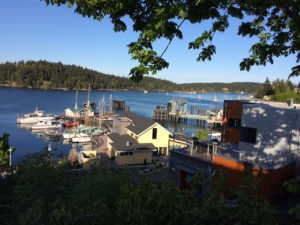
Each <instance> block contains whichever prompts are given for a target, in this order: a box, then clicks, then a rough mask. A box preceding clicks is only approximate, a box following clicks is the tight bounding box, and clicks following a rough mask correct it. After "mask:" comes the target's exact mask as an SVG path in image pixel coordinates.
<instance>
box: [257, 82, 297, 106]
mask: <svg viewBox="0 0 300 225" xmlns="http://www.w3.org/2000/svg"><path fill="white" fill-rule="evenodd" d="M256 96H257V98H264V99H266V100H273V101H279V102H287V101H289V100H290V99H291V98H292V99H293V101H294V102H296V103H300V83H299V84H298V86H296V85H294V84H293V83H292V82H291V81H290V80H286V81H285V80H283V79H281V80H280V79H277V80H275V81H273V82H272V83H271V81H270V80H269V78H266V81H265V83H264V84H263V86H262V87H261V88H260V89H259V91H258V92H257V95H256Z"/></svg>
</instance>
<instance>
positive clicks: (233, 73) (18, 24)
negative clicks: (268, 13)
mask: <svg viewBox="0 0 300 225" xmlns="http://www.w3.org/2000/svg"><path fill="white" fill-rule="evenodd" d="M129 23H130V22H129ZM206 26H207V24H202V25H191V24H189V23H184V24H183V26H182V30H183V36H184V38H183V40H178V39H175V40H174V41H173V42H172V44H171V46H170V47H169V49H168V51H167V52H166V54H165V59H166V60H167V61H168V62H169V63H170V65H169V68H168V69H165V70H163V71H161V72H159V73H158V74H156V75H155V77H158V78H163V79H168V80H172V81H174V82H177V83H186V82H233V81H258V82H263V81H264V80H265V78H266V77H267V76H268V77H269V78H270V79H271V80H275V79H277V78H280V79H282V78H283V79H286V78H287V76H288V74H289V73H290V70H291V67H292V66H294V65H295V56H290V57H287V58H284V57H282V58H278V59H275V61H274V64H273V65H267V66H266V67H254V68H252V69H251V70H250V72H244V71H243V72H242V71H240V70H239V63H240V61H241V60H242V59H243V58H244V57H246V56H248V51H249V49H250V46H251V44H252V43H254V41H255V40H253V39H248V38H242V37H238V36H237V35H236V33H237V27H238V23H237V21H232V24H231V26H230V28H229V29H228V30H227V31H226V32H225V33H223V34H219V35H216V36H215V41H214V43H215V44H216V46H217V54H216V55H215V56H214V57H213V59H212V61H207V62H196V58H197V55H198V53H199V52H198V51H194V50H189V49H188V43H189V42H190V41H192V40H194V39H195V38H196V37H198V36H199V35H200V34H201V31H203V30H205V27H206ZM136 37H137V34H136V33H134V32H133V31H132V30H131V27H130V26H129V29H128V31H126V32H124V33H114V31H113V29H112V25H111V23H110V22H109V20H108V19H104V20H103V21H102V22H101V23H100V22H98V21H94V20H93V19H89V18H83V17H81V16H80V15H77V14H74V12H73V9H69V8H67V7H65V6H61V7H56V6H46V4H45V3H44V2H40V1H39V0H0V62H6V61H18V60H39V59H44V60H49V61H52V62H58V61H61V62H62V63H65V64H76V65H80V66H83V67H87V68H91V69H95V70H98V71H101V72H104V73H109V74H115V75H119V76H128V73H129V71H130V68H132V67H133V66H135V65H137V62H135V61H132V60H131V57H130V55H129V54H128V48H127V44H129V43H130V42H132V41H135V40H136ZM166 44H167V41H166V40H160V41H158V42H156V43H155V44H154V46H155V48H156V49H157V51H158V53H160V52H162V51H163V49H164V47H165V46H166ZM292 81H293V82H298V81H299V78H297V79H296V78H294V79H292Z"/></svg>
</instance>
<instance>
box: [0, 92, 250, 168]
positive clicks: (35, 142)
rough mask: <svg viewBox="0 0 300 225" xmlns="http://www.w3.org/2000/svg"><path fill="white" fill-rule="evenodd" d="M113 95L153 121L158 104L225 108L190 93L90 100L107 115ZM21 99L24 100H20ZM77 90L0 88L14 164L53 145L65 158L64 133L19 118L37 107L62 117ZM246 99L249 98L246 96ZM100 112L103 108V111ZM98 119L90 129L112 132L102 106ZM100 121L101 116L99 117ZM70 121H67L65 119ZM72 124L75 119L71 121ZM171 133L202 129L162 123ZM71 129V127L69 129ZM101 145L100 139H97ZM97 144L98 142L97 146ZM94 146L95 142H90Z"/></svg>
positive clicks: (0, 117) (0, 116)
mask: <svg viewBox="0 0 300 225" xmlns="http://www.w3.org/2000/svg"><path fill="white" fill-rule="evenodd" d="M111 95H112V99H113V100H114V99H117V100H120V99H122V100H123V101H125V102H126V105H127V106H129V107H130V111H132V112H134V113H137V114H138V115H141V116H143V117H145V118H148V119H151V118H152V110H153V109H154V108H155V107H156V106H157V105H163V104H165V103H166V102H169V101H170V100H172V99H173V98H180V97H182V98H184V99H187V101H188V107H190V105H197V107H198V108H201V109H203V110H209V109H214V108H219V109H221V108H223V102H222V101H218V102H214V101H213V100H214V95H215V93H207V94H201V100H198V99H197V97H198V95H192V94H187V93H178V92H176V93H174V92H169V93H164V92H148V94H144V93H143V92H137V91H99V90H93V91H91V94H90V101H91V102H97V103H99V100H100V104H101V101H102V99H103V96H104V98H105V104H104V108H105V111H106V112H109V99H110V96H111ZM216 95H217V98H218V100H223V99H224V96H225V94H223V93H216ZM17 96H22V98H17ZM75 96H76V91H53V90H52V91H51V90H50V91H45V90H30V89H16V88H0V100H1V101H2V102H3V104H1V106H0V109H1V110H0V124H1V126H0V132H1V133H3V132H7V133H9V134H10V141H11V144H12V145H13V146H15V147H16V149H18V150H17V151H16V152H15V153H14V156H13V158H12V163H13V164H14V163H17V162H18V161H19V160H21V159H22V158H23V157H24V156H26V155H27V154H32V153H35V152H41V151H43V150H44V149H45V148H47V146H48V144H49V143H50V144H51V146H52V149H53V151H52V152H53V154H57V155H60V154H64V155H66V154H67V153H68V152H69V150H70V149H71V148H72V145H74V144H72V143H70V142H69V141H68V140H67V139H64V138H63V137H62V133H61V131H60V130H58V131H57V132H58V133H56V134H55V132H54V131H52V132H51V131H48V132H45V131H43V132H41V131H34V132H32V131H31V127H30V126H28V124H22V125H18V124H16V120H17V117H18V116H20V115H24V114H27V113H30V112H33V111H34V110H35V108H36V107H38V110H40V109H41V110H44V112H45V113H50V114H52V115H58V117H59V118H62V117H61V115H62V113H63V112H64V110H65V109H66V108H68V107H74V105H75ZM226 96H227V98H233V99H236V98H237V97H238V95H237V94H228V93H226ZM243 96H247V95H243ZM87 97H88V96H87V91H78V97H77V98H78V99H77V101H78V105H83V104H84V103H85V102H86V101H87ZM100 111H101V109H100ZM96 112H97V114H96V116H94V117H89V120H88V126H96V125H97V124H98V125H97V126H99V124H100V123H102V127H103V128H104V132H105V131H109V129H110V128H111V126H112V118H110V117H109V116H106V117H103V118H102V119H101V120H99V115H98V112H99V104H98V107H96ZM113 112H114V113H116V114H122V113H123V112H124V111H123V110H118V109H113ZM100 118H101V117H100ZM64 119H66V120H67V118H64ZM76 120H77V121H78V122H79V123H82V124H84V120H85V117H84V116H81V117H78V118H77V119H76ZM70 121H71V122H72V121H73V120H72V119H70ZM159 122H160V123H162V124H163V126H165V127H166V128H168V129H169V130H170V131H174V132H180V133H182V132H183V130H184V133H185V134H186V135H192V133H193V132H194V131H195V130H197V129H199V127H197V126H196V124H195V121H194V122H193V121H187V123H173V122H171V121H159ZM70 128H72V127H70ZM96 142H97V143H98V140H96ZM96 142H95V143H96ZM91 144H93V142H92V143H91ZM75 145H76V148H78V149H81V145H80V144H75Z"/></svg>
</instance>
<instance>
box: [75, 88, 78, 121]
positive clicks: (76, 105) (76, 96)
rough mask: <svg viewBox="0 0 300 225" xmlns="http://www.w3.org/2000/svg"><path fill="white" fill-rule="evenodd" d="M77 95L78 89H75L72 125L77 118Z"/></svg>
mask: <svg viewBox="0 0 300 225" xmlns="http://www.w3.org/2000/svg"><path fill="white" fill-rule="evenodd" d="M77 97H78V90H76V95H75V110H74V126H75V124H76V119H77V109H78V105H77Z"/></svg>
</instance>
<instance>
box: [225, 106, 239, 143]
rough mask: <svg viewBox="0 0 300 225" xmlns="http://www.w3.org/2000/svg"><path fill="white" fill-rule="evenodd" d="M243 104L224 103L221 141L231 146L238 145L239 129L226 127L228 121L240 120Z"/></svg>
mask: <svg viewBox="0 0 300 225" xmlns="http://www.w3.org/2000/svg"><path fill="white" fill-rule="evenodd" d="M242 109H243V104H242V103H241V102H239V101H224V108H223V119H222V140H223V141H224V142H227V143H231V144H238V143H239V141H240V129H239V128H232V127H231V128H230V127H228V121H229V119H237V120H241V119H242Z"/></svg>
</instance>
